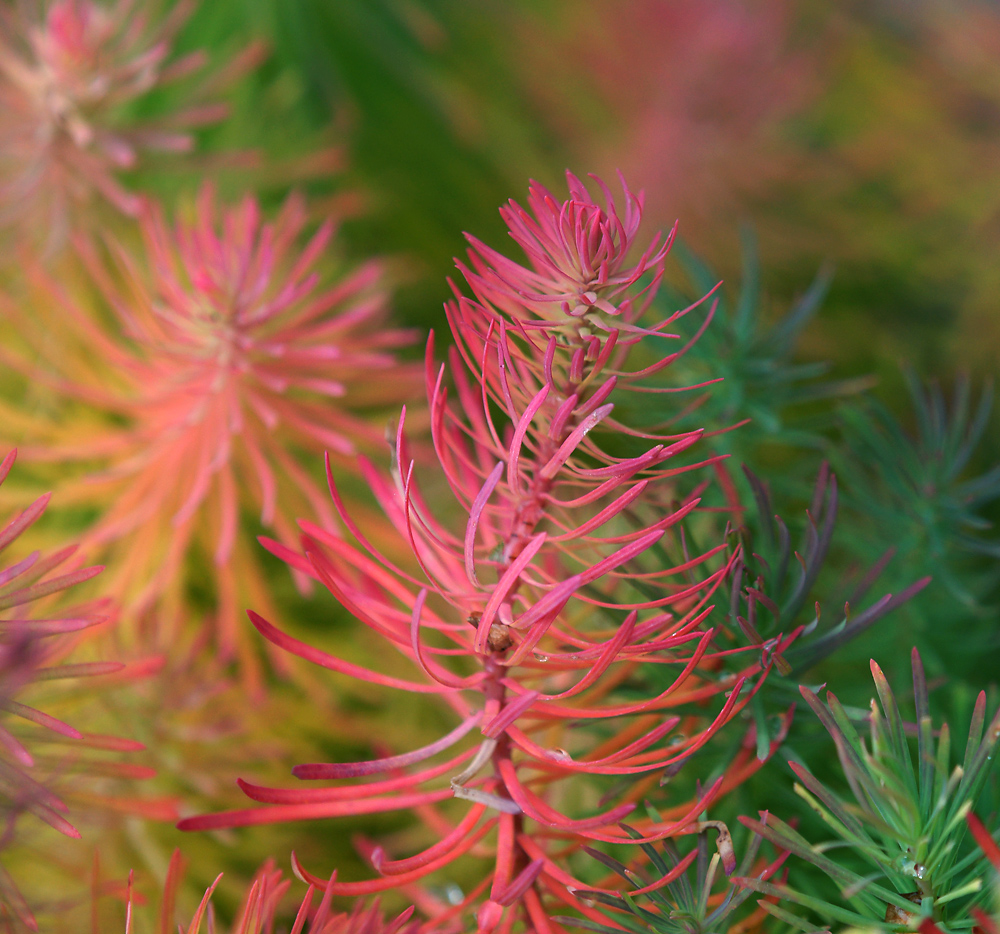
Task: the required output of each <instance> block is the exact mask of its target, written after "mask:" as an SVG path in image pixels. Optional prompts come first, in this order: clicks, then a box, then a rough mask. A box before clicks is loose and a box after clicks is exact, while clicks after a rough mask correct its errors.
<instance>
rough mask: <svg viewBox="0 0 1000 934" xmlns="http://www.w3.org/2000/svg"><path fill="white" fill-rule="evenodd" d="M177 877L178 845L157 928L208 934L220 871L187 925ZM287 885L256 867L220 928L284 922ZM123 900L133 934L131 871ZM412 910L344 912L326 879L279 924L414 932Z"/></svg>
mask: <svg viewBox="0 0 1000 934" xmlns="http://www.w3.org/2000/svg"><path fill="white" fill-rule="evenodd" d="M183 876H184V859H183V857H182V855H181V851H180V850H174V853H173V856H171V858H170V865H169V866H168V867H167V875H166V879H165V881H164V885H163V893H162V898H161V900H160V910H159V916H160V930H163V931H166V930H170V929H171V926H172V925H173V924H175V923H176V924H177V925H178V926H177V929H178V930H179V931H180V932H182V934H201V931H202V925H203V924H207V927H208V931H209V934H215V932H217V931H219V930H220V928H219V927H218V924H217V922H216V918H215V912H214V910H213V907H212V901H211V899H212V895H213V893H214V892H215V889H216V886H217V885H218V884H219V881H220V880H221V879H222V873H219V875H218V876H217V877H216V878H215V881H214V882H213V883H212V884H211V885H210V886H209V887H208V888H207V889H206V890H205V894H204V895H203V896H202V898H201V901H200V902H199V903H198V907H197V908H196V909H195V911H194V914H193V915H192V916H191V919H190V921H189V922H187V924H183V923H178V922H177V921H176V918H177V914H178V911H177V904H176V902H177V892H178V888H179V886H180V883H181V880H182V878H183ZM291 885H292V881H291V880H290V879H283V878H282V873H281V870H280V869H277V868H276V867H275V865H274V862H273V861H268V862H267V863H265V864H264V865H263V866H261V867H260V869H258V870H257V872H256V873H255V875H254V877H253V879H252V880H251V882H250V884H249V886H248V887H247V890H246V892H245V893H244V895H243V898H242V900H241V902H240V906H239V908H238V909H237V911H236V914H235V917H234V918H233V921H232V924H231V925H230V926H229V927H228V928H226V930H227V931H228V934H263V932H267V934H270V932H273V931H275V930H277V929H279V928H278V927H277V926H279V925H282V924H283V923H284V916H283V915H284V913H283V908H284V904H283V902H284V901H285V897H286V895H287V894H288V892H289V889H290V888H291ZM317 890H318V891H319V892H320V893H321V900H320V902H319V904H318V905H314V904H313V902H314V901H315V897H316V893H317ZM126 905H127V907H126V915H125V934H134V932H135V926H134V917H135V915H136V913H142V911H141V908H139V907H138V906H137V905H136V900H135V899H134V897H133V878H132V875H131V874H130V875H129V883H128V891H127V902H126ZM412 915H413V909H412V908H408V909H407V910H406V911H403V912H402V913H400V914H399V915H397V916H396V917H395V918H392V919H387V918H386V917H385V916H384V915H383V913H382V912H381V910H380V909H379V906H378V904H377V903H375V904H372V905H365V904H363V903H361V902H359V903H358V904H357V905H356V906H355V907H354V909H353V910H352V911H351V912H350V913H347V914H345V913H343V912H338V911H336V910H335V909H334V908H333V907H332V892H331V890H330V883H329V882H327V883H326V884H325V885H320V886H312V885H311V886H309V888H308V889H307V890H306V894H305V895H304V896H303V898H302V901H301V902H300V903H299V905H298V908H297V910H296V911H295V914H294V919H293V920H292V921H291V927H290V928H287V927H282V928H280V929H281V930H288V932H289V934H303V932H304V931H308V932H309V934H417V931H418V930H427V928H426V926H425V927H423V928H421V927H420V925H419V924H418V922H416V921H415V920H411V916H412ZM439 930H442V931H443V929H439Z"/></svg>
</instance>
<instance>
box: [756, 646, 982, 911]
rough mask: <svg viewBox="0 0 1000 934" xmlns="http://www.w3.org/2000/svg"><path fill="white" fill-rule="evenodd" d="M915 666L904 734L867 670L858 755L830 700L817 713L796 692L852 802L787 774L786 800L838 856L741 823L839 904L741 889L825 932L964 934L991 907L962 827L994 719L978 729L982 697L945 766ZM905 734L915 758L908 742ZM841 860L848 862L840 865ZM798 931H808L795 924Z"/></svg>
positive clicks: (847, 723) (944, 737) (776, 830)
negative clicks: (805, 870)
mask: <svg viewBox="0 0 1000 934" xmlns="http://www.w3.org/2000/svg"><path fill="white" fill-rule="evenodd" d="M912 665H913V694H914V700H915V705H916V721H915V728H914V729H912V730H908V729H907V725H906V723H905V722H904V721H903V719H902V716H901V715H900V711H899V707H898V705H897V703H896V698H895V696H894V694H893V692H892V690H891V689H890V687H889V684H888V682H887V681H886V679H885V677H884V675H883V674H882V671H881V669H880V668H879V666H878V665H877V664H876V663H875V662H874V661H873V662H872V663H871V670H872V676H873V678H874V679H875V687H876V690H877V692H878V702H877V703H876V701H875V700H874V699H873V700H872V703H871V714H870V716H869V718H868V726H869V731H870V735H869V741H868V742H867V743H866V742H865V741H864V739H863V738H862V736H861V735H860V734H859V733H858V731H857V729H856V728H855V726H854V724H853V723H852V722H851V719H850V717H849V716H848V713H847V711H846V710H845V709H844V707H843V705H842V704H841V703H840V701H838V700H837V698H836V696H835V695H834V694H833V693H832V692H827V704H826V705H824V704H823V703H822V702H821V701H820V700H819V698H818V697H817V696H816V695H815V694H814V693H813V692H812V691H810V690H809V689H808V688H807V687H805V686H803V687H802V688H801V691H802V696H803V698H804V699H805V700H806V702H807V703H808V705H809V706H810V708H811V709H812V710H813V712H814V713H815V714H816V715H817V716H818V717H819V719H820V721H821V722H822V724H823V726H824V727H825V728H826V730H827V731H828V732H829V734H830V736H831V738H832V739H833V742H834V746H835V748H836V750H837V756H838V759H839V760H840V766H841V768H842V769H843V773H844V778H845V779H846V782H847V786H848V790H849V793H850V796H851V798H853V801H852V800H849V799H847V798H846V797H845V796H844V795H842V794H840V793H838V792H837V791H836V790H834V789H832V788H830V787H829V785H828V784H824V783H823V782H820V781H819V780H818V779H817V778H816V777H815V776H814V775H813V774H812V773H811V772H810V771H809V770H808V769H806V768H804V767H803V766H802V765H800V764H799V763H797V762H791V763H790V765H791V768H792V771H793V772H795V775H796V777H797V778H798V780H799V783H798V784H796V786H795V790H796V792H797V793H798V794H799V795H800V796H801V797H802V799H803V800H804V801H805V802H806V803H807V804H808V805H809V807H810V808H811V809H812V810H814V811H815V812H816V813H817V814H818V815H819V816H820V817H821V818H822V820H823V822H824V823H825V824H826V825H827V827H828V828H829V829H830V830H832V831H833V832H834V833H835V834H836V836H837V837H838V838H839V841H840V847H839V849H831V848H830V847H829V846H817V845H815V844H813V843H811V842H810V841H809V840H808V839H807V838H806V837H805V836H803V834H802V833H800V832H799V831H797V830H796V829H793V828H792V827H791V826H789V825H788V824H787V823H785V822H784V821H782V820H781V819H779V818H778V817H776V816H774V815H773V814H772V815H771V816H770V818H769V819H768V820H767V822H766V823H764V822H759V821H753V820H750V819H747V818H741V820H742V821H743V822H744V823H745V824H746V825H747V826H748V827H750V828H751V829H753V830H754V831H756V832H757V833H758V834H760V835H761V836H762V837H764V838H765V839H766V840H770V841H771V842H772V843H774V844H775V845H776V846H778V847H780V848H782V849H786V850H788V851H789V852H791V853H793V854H794V855H796V856H798V857H800V858H801V859H804V860H807V861H808V862H810V863H812V864H813V865H814V866H816V867H817V868H818V869H820V870H821V871H822V872H823V873H825V874H826V875H828V876H829V877H830V879H832V880H833V881H834V883H836V885H837V887H838V889H839V890H840V897H841V900H840V901H839V902H837V901H833V900H831V899H829V898H823V897H819V896H814V895H811V894H807V893H803V892H802V891H799V890H796V889H794V888H792V887H791V885H784V884H782V885H775V884H773V883H770V882H766V881H762V880H759V879H744V880H741V881H742V884H744V885H746V886H748V887H749V888H752V889H754V890H756V891H758V892H762V893H764V894H766V895H771V896H777V897H778V898H781V899H784V900H786V901H789V902H794V903H798V904H800V905H802V906H804V907H806V908H808V909H810V910H811V911H813V912H815V913H816V914H818V915H819V916H820V917H821V918H823V920H824V922H826V923H834V922H840V923H848V924H854V925H858V926H870V925H872V924H873V923H883V922H884V923H890V924H901V925H905V926H907V927H909V928H911V929H912V928H913V927H914V926H916V925H918V924H920V923H921V921H922V920H923V919H930V920H932V921H933V922H934V923H936V924H942V925H944V926H946V927H947V929H948V930H967V929H969V928H971V927H973V925H974V924H975V923H976V920H975V917H974V915H973V914H972V913H971V912H972V911H973V910H974V909H975V908H976V907H977V906H978V905H981V904H982V902H983V900H984V898H988V897H990V895H991V893H990V891H989V886H988V885H985V884H984V883H986V882H987V881H988V876H987V875H986V871H987V870H988V868H989V866H988V859H987V858H986V857H988V855H989V854H988V853H984V852H983V851H972V852H971V853H970V848H969V847H968V845H967V844H966V842H965V839H964V838H965V831H966V817H967V815H968V814H969V813H970V811H971V810H972V809H973V808H975V807H976V804H977V801H978V800H979V797H980V795H981V794H982V791H983V788H984V786H985V784H986V782H987V779H988V778H989V775H990V770H991V767H992V765H993V761H994V759H995V757H996V751H997V746H998V744H1000V711H998V712H997V713H996V714H994V716H993V718H992V719H991V720H990V721H989V722H987V721H986V695H985V693H984V692H983V693H980V694H979V697H978V698H977V700H976V704H975V708H974V710H973V714H972V723H971V726H970V728H969V736H968V740H967V742H966V745H965V752H964V755H963V757H962V761H961V764H958V765H954V766H952V762H951V744H950V731H949V729H948V725H947V724H944V725H943V726H941V727H940V729H939V730H935V729H934V726H933V721H932V720H931V715H930V707H929V701H928V691H927V682H926V679H925V677H924V669H923V664H922V662H921V660H920V655H919V653H918V652H917V650H916V649H914V650H913V653H912ZM913 732H915V733H916V739H917V742H916V757H915V758H914V755H913V751H912V750H911V748H910V746H911V744H910V741H909V738H908V735H909V734H910V733H913ZM977 829H978V828H977ZM984 834H985V837H984ZM977 837H978V838H980V839H983V840H985V838H986V837H988V834H986V833H985V831H984V830H981V829H978V832H977ZM845 849H846V850H847V851H848V852H849V853H850V854H851V855H852V856H855V857H857V860H856V861H853V862H851V861H849V860H848V859H847V858H846V854H845V852H844V851H845ZM793 878H794V877H793ZM786 915H787V912H784V913H783V915H782V916H786ZM802 925H803V926H804V928H805V929H809V925H808V924H807V923H805V922H804V921H803V922H802Z"/></svg>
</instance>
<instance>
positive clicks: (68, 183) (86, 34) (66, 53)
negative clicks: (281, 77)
mask: <svg viewBox="0 0 1000 934" xmlns="http://www.w3.org/2000/svg"><path fill="white" fill-rule="evenodd" d="M192 7H193V4H192V3H191V2H185V0H182V2H180V3H178V4H176V5H175V6H174V7H173V9H171V10H170V12H169V14H167V15H166V16H164V17H163V18H162V19H161V20H160V21H158V22H157V21H155V20H154V19H153V18H151V16H150V14H151V13H153V12H154V10H153V9H151V8H150V5H149V4H139V3H136V2H135V0H114V2H111V3H107V4H105V3H98V2H95V0H56V2H53V3H51V4H47V5H43V4H42V3H40V2H38V0H29V2H27V3H21V4H17V5H12V6H10V7H8V8H6V9H0V223H11V222H14V221H19V220H20V221H22V222H26V223H29V224H33V225H35V226H36V227H40V228H42V229H43V230H46V231H47V232H48V233H49V236H50V239H52V240H53V241H54V240H55V239H57V238H61V237H62V235H63V234H65V232H66V227H67V223H68V220H69V217H68V215H69V214H70V213H71V212H72V210H73V209H74V208H76V207H79V206H82V205H83V204H85V203H86V202H87V201H88V200H89V199H90V198H91V196H92V195H94V194H96V195H98V196H99V197H101V198H103V199H104V200H106V201H107V202H110V203H111V204H112V205H113V206H114V207H115V208H117V209H118V210H119V211H121V212H123V213H125V214H128V215H132V216H135V215H136V214H137V213H138V212H139V209H140V205H141V198H140V197H139V196H137V195H135V194H133V193H132V192H130V191H129V190H128V189H127V188H125V187H124V185H122V183H121V181H120V180H119V175H120V173H122V172H123V171H127V170H130V169H134V168H135V167H136V166H137V165H138V163H139V159H140V153H141V152H143V151H144V150H149V151H151V150H159V151H163V152H172V153H183V152H188V151H190V150H191V149H192V148H193V145H194V139H193V137H192V135H191V131H192V130H193V129H194V128H195V127H198V126H201V125H204V124H206V123H213V122H216V121H218V120H220V119H221V118H222V117H223V116H225V112H226V109H225V107H224V106H223V105H222V104H220V103H218V102H209V101H208V100H205V98H206V97H210V96H211V95H212V94H213V93H214V92H216V91H218V89H219V85H220V84H221V83H222V82H223V80H224V79H226V78H228V77H229V76H231V75H234V74H237V73H239V72H240V71H242V70H245V69H246V67H247V66H249V65H251V64H252V63H253V61H254V60H255V59H258V58H259V52H260V50H259V49H257V48H251V49H248V50H247V53H246V54H245V55H244V56H242V58H241V60H237V61H235V62H233V63H231V64H230V65H229V66H228V67H227V68H226V69H223V70H222V71H221V72H219V73H218V74H216V75H215V76H213V77H212V78H210V79H208V80H203V81H202V82H201V84H200V86H199V87H198V88H197V89H195V91H194V94H195V100H193V101H191V102H190V103H189V104H188V105H187V106H185V108H184V110H183V111H180V112H175V113H173V114H171V115H169V116H168V117H164V118H162V119H161V120H160V121H158V122H155V123H147V124H134V123H132V124H130V123H129V121H128V118H127V117H126V116H125V115H124V108H125V105H127V104H130V103H131V102H133V101H135V100H136V99H138V98H141V97H143V96H144V95H146V94H148V93H149V92H150V91H152V90H154V89H156V88H160V87H163V86H165V85H168V84H170V83H172V82H174V81H177V80H179V79H181V78H184V77H186V76H189V75H191V74H192V73H194V72H196V71H198V70H200V69H202V68H203V67H204V65H205V56H204V54H203V53H200V52H195V53H192V54H189V55H185V56H182V57H179V58H178V57H172V55H171V44H172V42H173V40H174V37H175V35H176V33H177V31H178V30H179V28H180V27H181V26H182V25H183V23H184V21H185V20H186V19H187V17H188V16H189V15H190V13H191V10H192Z"/></svg>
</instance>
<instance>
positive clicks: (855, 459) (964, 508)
mask: <svg viewBox="0 0 1000 934" xmlns="http://www.w3.org/2000/svg"><path fill="white" fill-rule="evenodd" d="M907 385H908V388H909V392H910V397H911V401H912V408H913V412H912V417H913V421H914V423H915V428H916V430H915V432H913V433H909V432H907V431H906V429H905V428H904V426H903V425H902V424H901V423H900V421H899V419H898V418H897V417H896V416H895V415H894V414H893V413H892V412H891V411H890V410H889V409H888V408H886V406H884V405H882V404H881V403H880V402H878V401H877V400H875V399H867V400H866V404H865V405H863V406H859V405H854V406H849V407H848V406H845V407H844V409H843V411H842V413H841V419H842V421H843V424H844V435H845V439H846V442H847V445H846V448H845V450H844V453H843V454H841V455H840V456H839V457H838V469H840V470H841V472H842V475H843V476H844V478H845V480H846V481H848V482H849V484H850V487H851V490H852V493H853V496H854V498H855V499H856V506H857V509H858V511H859V512H860V513H862V514H863V515H864V516H867V517H868V518H869V519H870V520H872V524H873V528H874V530H876V534H878V535H879V537H880V538H881V539H882V540H885V539H891V541H892V542H893V543H894V544H898V545H899V546H900V547H901V548H902V549H903V557H904V558H905V559H906V560H907V561H908V563H909V564H910V565H911V566H913V565H916V566H918V567H921V568H926V569H927V570H928V571H931V572H932V573H933V574H934V576H935V578H936V579H937V580H938V581H940V582H941V583H942V584H943V585H944V586H945V587H946V588H947V589H948V592H949V594H950V595H951V596H952V597H953V598H955V599H957V600H958V601H960V602H961V603H962V604H963V605H965V606H966V607H976V606H978V605H979V604H980V602H981V601H982V599H983V595H984V594H985V593H986V592H987V590H988V588H989V587H990V586H992V585H993V584H994V583H995V582H996V579H997V578H996V573H995V569H994V568H993V567H992V566H993V564H994V562H993V561H992V560H991V561H989V562H982V561H980V562H978V564H977V562H976V561H975V560H973V562H971V563H970V562H969V561H968V558H969V557H970V556H971V557H972V558H973V559H975V558H980V559H981V558H987V559H995V558H997V557H1000V539H997V538H995V537H991V536H989V535H988V534H986V533H987V531H988V530H989V529H990V523H989V522H988V521H987V520H986V519H985V517H984V516H983V514H982V512H983V507H984V506H985V505H987V504H988V503H990V502H992V501H994V500H996V499H997V498H1000V465H996V466H994V467H993V468H992V469H990V470H987V471H986V472H985V473H981V474H978V475H975V476H971V477H970V476H969V475H968V474H969V467H970V464H971V463H972V462H973V460H974V456H975V455H976V453H977V448H978V447H979V446H980V444H981V442H982V441H983V438H984V435H985V433H986V430H987V428H988V427H989V424H990V412H991V409H992V403H993V394H992V391H991V389H990V388H989V387H987V388H986V389H984V390H983V392H982V393H981V394H980V397H979V400H978V402H976V403H973V398H972V391H971V387H970V385H969V381H968V379H965V378H959V379H958V380H956V383H955V389H954V393H953V396H952V400H951V405H950V407H949V405H948V404H947V401H946V399H945V395H944V392H943V391H942V389H941V387H940V386H939V385H938V384H937V383H931V384H930V385H929V386H928V387H926V389H925V388H923V387H922V386H921V385H920V382H919V381H918V380H917V379H916V377H915V376H914V375H913V374H912V373H908V374H907ZM879 533H880V534H879ZM963 557H964V558H965V560H964V561H963ZM984 565H985V567H986V568H988V570H986V571H984V569H983V568H984Z"/></svg>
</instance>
